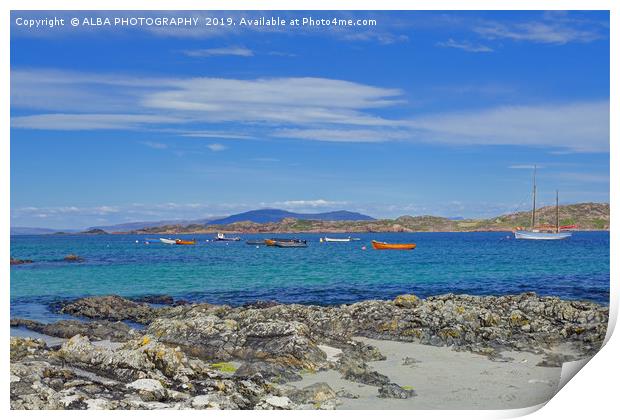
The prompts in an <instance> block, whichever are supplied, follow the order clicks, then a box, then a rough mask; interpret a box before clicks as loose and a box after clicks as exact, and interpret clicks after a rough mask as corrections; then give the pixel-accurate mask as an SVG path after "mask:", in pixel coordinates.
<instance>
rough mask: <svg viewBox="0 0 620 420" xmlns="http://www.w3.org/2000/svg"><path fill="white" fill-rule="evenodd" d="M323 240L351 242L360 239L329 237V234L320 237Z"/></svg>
mask: <svg viewBox="0 0 620 420" xmlns="http://www.w3.org/2000/svg"><path fill="white" fill-rule="evenodd" d="M320 241H321V242H351V241H359V238H351V237H348V238H328V237H327V236H326V237H325V238H321V239H320Z"/></svg>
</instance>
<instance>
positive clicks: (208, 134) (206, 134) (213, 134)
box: [181, 130, 254, 140]
mask: <svg viewBox="0 0 620 420" xmlns="http://www.w3.org/2000/svg"><path fill="white" fill-rule="evenodd" d="M181 136H182V137H197V138H207V139H214V138H215V139H235V140H246V139H252V138H254V136H250V135H248V134H235V133H226V132H223V131H204V130H200V131H187V132H184V133H182V134H181Z"/></svg>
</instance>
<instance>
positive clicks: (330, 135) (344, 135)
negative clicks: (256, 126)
mask: <svg viewBox="0 0 620 420" xmlns="http://www.w3.org/2000/svg"><path fill="white" fill-rule="evenodd" d="M273 136H274V137H283V138H294V139H304V140H316V141H327V142H339V143H381V142H386V141H391V140H402V139H405V138H407V137H408V136H409V135H408V133H407V132H405V131H393V130H385V129H384V130H355V129H347V128H340V129H338V128H334V129H320V128H319V129H283V130H277V131H275V132H274V133H273Z"/></svg>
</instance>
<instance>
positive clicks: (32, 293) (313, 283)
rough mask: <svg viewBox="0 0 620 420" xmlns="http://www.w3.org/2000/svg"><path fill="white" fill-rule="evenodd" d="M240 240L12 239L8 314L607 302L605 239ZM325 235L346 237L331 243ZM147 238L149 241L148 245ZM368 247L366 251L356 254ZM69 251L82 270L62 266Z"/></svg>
mask: <svg viewBox="0 0 620 420" xmlns="http://www.w3.org/2000/svg"><path fill="white" fill-rule="evenodd" d="M270 236H272V235H242V238H243V241H241V242H206V239H212V238H213V235H184V236H182V237H183V238H187V239H191V238H195V239H196V240H197V241H198V243H197V245H195V246H177V245H165V244H162V243H159V242H158V241H157V236H144V235H140V236H135V235H100V236H80V235H38V236H12V237H11V255H12V256H13V257H16V258H20V259H32V260H34V261H35V262H34V263H33V264H27V265H21V266H13V267H11V316H12V317H25V318H30V319H38V320H42V321H50V320H53V319H55V318H57V317H58V315H54V314H53V313H52V312H51V311H50V309H49V306H50V304H52V303H54V302H57V301H59V300H64V299H71V298H77V297H82V296H87V295H103V294H118V295H122V296H126V297H138V296H144V295H154V294H168V295H171V296H173V297H175V298H177V299H185V300H189V301H199V302H212V303H227V304H231V305H239V304H243V303H246V302H250V301H256V300H276V301H280V302H287V303H288V302H299V303H314V304H322V305H323V304H324V305H327V304H338V303H347V302H354V301H359V300H364V299H390V298H393V297H394V296H396V295H398V294H402V293H414V294H416V295H419V296H422V297H426V296H430V295H436V294H442V293H469V294H477V295H488V294H492V295H499V294H512V293H520V292H526V291H534V292H536V293H538V294H541V295H553V296H560V297H562V298H566V299H587V300H592V301H596V302H599V303H602V304H608V302H609V278H610V276H609V233H608V232H575V233H574V235H573V237H572V238H571V239H569V240H565V241H548V242H547V241H517V240H515V239H513V238H512V235H511V234H510V233H509V232H503V233H502V232H484V233H374V234H355V235H354V236H355V237H359V238H361V241H356V242H348V243H320V242H319V238H320V237H321V236H322V235H319V234H299V235H279V236H295V237H299V238H304V239H307V240H308V244H309V246H308V248H301V249H281V248H273V247H264V246H260V247H256V246H252V245H246V244H245V240H248V239H258V238H267V237H270ZM329 236H332V237H343V236H345V235H336V234H331V235H329ZM371 239H377V240H383V241H388V242H415V243H417V248H416V249H415V250H413V251H375V250H373V249H372V247H371V246H370V240H371ZM145 241H149V242H150V243H149V244H146V243H145ZM363 246H366V248H367V249H366V250H363V249H362V247H363ZM67 254H77V255H80V256H82V257H83V258H84V259H85V261H84V262H81V263H68V262H65V261H63V257H64V256H65V255H67Z"/></svg>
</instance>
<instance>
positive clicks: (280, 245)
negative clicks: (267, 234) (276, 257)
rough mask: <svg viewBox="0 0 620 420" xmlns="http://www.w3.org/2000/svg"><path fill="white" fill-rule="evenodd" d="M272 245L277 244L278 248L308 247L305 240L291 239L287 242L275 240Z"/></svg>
mask: <svg viewBox="0 0 620 420" xmlns="http://www.w3.org/2000/svg"><path fill="white" fill-rule="evenodd" d="M273 245H274V246H277V247H278V248H307V247H308V244H307V243H305V242H292V241H288V242H278V241H275V243H274V244H273Z"/></svg>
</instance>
